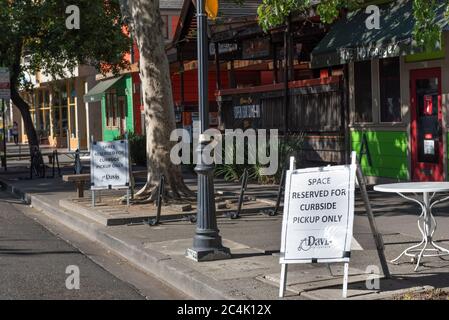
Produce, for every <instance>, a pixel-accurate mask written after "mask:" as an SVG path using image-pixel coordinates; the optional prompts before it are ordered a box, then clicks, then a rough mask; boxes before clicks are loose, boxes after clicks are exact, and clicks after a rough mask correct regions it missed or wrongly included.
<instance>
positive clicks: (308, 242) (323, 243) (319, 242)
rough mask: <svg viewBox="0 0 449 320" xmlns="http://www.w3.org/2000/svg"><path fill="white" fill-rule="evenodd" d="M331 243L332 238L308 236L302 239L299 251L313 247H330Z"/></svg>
mask: <svg viewBox="0 0 449 320" xmlns="http://www.w3.org/2000/svg"><path fill="white" fill-rule="evenodd" d="M331 244H332V240H328V239H326V238H316V237H314V236H308V237H306V238H304V239H302V240H301V242H300V244H299V246H298V251H309V250H310V249H311V248H329V247H330V245H331Z"/></svg>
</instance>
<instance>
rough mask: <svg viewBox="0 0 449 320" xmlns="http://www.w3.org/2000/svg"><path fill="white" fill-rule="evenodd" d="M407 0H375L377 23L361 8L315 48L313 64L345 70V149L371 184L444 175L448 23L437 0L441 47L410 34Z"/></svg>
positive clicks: (447, 123) (448, 103) (448, 90)
mask: <svg viewBox="0 0 449 320" xmlns="http://www.w3.org/2000/svg"><path fill="white" fill-rule="evenodd" d="M412 5H413V1H412V0H398V1H391V2H389V3H387V4H383V5H379V8H380V28H379V29H369V28H367V27H365V21H366V19H367V17H368V16H369V14H367V13H365V10H364V9H361V10H359V11H355V12H352V13H350V14H349V15H348V17H347V19H342V20H341V21H338V22H337V23H335V24H334V25H333V26H332V27H331V29H330V31H329V33H328V34H327V35H326V36H325V37H324V38H323V40H322V41H321V42H320V43H319V45H318V46H317V47H316V48H315V49H314V51H313V52H312V67H313V68H325V67H326V68H331V69H336V68H343V70H344V74H345V75H346V79H347V101H348V103H347V106H346V108H347V111H346V113H347V117H348V119H347V123H348V128H347V131H346V132H347V133H346V135H347V136H348V139H347V148H346V149H347V151H348V152H349V151H355V152H356V153H357V154H358V158H359V160H360V162H361V167H362V170H363V172H364V174H365V176H367V178H368V181H369V182H370V183H379V182H383V181H385V182H392V181H408V180H413V181H442V180H448V179H449V176H448V172H449V168H448V166H449V162H448V150H449V145H448V143H449V135H448V133H449V130H448V129H449V121H448V120H449V50H448V45H447V44H448V43H449V27H448V24H447V21H446V19H445V18H444V10H445V2H444V1H440V2H439V5H438V9H437V14H436V21H435V24H436V25H438V26H439V27H440V29H441V31H442V37H441V43H440V44H439V48H438V49H436V50H434V51H432V52H422V50H420V49H418V48H416V46H415V43H414V40H413V27H414V24H415V22H414V18H413V14H412Z"/></svg>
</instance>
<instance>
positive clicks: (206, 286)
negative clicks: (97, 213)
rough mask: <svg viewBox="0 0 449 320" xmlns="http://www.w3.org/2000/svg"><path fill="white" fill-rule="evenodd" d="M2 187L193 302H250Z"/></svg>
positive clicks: (31, 197) (153, 253) (192, 271)
mask: <svg viewBox="0 0 449 320" xmlns="http://www.w3.org/2000/svg"><path fill="white" fill-rule="evenodd" d="M0 185H1V186H2V187H3V189H5V190H6V191H7V192H9V193H11V194H14V195H16V196H18V197H19V198H20V199H22V200H24V201H25V202H26V203H27V204H30V205H32V207H33V208H35V209H37V210H39V211H42V212H43V213H44V214H45V215H47V216H48V217H50V218H51V219H53V220H55V221H57V222H59V223H61V224H63V225H65V226H66V227H68V228H70V229H72V230H74V231H76V232H77V233H79V234H81V235H83V236H85V237H86V238H88V239H89V240H92V241H95V242H98V243H99V244H100V245H102V246H103V247H105V248H107V249H109V250H110V251H112V252H113V253H115V254H116V255H119V256H121V257H123V258H125V259H126V260H127V261H128V262H130V263H131V264H133V265H134V266H136V267H137V268H139V269H141V270H143V271H145V272H148V273H151V274H152V275H154V276H156V277H158V278H160V279H161V280H163V281H165V282H167V283H168V284H170V285H171V286H173V287H175V288H177V289H178V290H180V291H182V292H184V293H185V294H187V295H189V296H191V297H192V298H194V299H200V300H234V299H249V298H248V297H246V296H244V295H241V294H239V293H238V292H235V290H232V289H230V288H228V287H226V286H224V285H221V284H220V283H217V281H216V280H214V279H212V278H210V277H208V276H205V275H203V274H201V273H199V272H198V271H196V270H195V269H193V268H191V267H189V266H187V265H184V264H182V263H180V262H178V261H176V260H174V259H172V258H171V257H170V256H168V255H165V254H162V253H160V252H157V251H154V250H151V249H148V248H145V249H144V250H143V248H140V246H139V244H140V243H137V242H135V241H134V243H133V241H131V240H130V241H126V240H124V239H119V238H117V237H114V236H113V235H111V234H109V233H108V232H107V231H106V230H105V229H106V227H102V226H98V223H97V222H95V221H94V220H91V219H89V220H90V221H89V220H88V218H85V217H81V216H80V215H79V214H78V213H76V212H68V211H65V210H63V209H61V208H59V207H55V206H54V204H49V203H47V202H46V201H45V200H44V199H43V198H44V197H43V196H36V195H30V194H27V193H24V192H23V191H21V190H20V189H17V188H15V187H13V186H11V185H9V184H8V183H6V182H4V181H2V180H1V179H0Z"/></svg>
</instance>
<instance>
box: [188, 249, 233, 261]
mask: <svg viewBox="0 0 449 320" xmlns="http://www.w3.org/2000/svg"><path fill="white" fill-rule="evenodd" d="M186 258H188V259H192V260H194V261H196V262H201V261H214V260H224V259H230V258H231V250H229V248H226V247H222V248H220V249H197V250H195V249H187V250H186Z"/></svg>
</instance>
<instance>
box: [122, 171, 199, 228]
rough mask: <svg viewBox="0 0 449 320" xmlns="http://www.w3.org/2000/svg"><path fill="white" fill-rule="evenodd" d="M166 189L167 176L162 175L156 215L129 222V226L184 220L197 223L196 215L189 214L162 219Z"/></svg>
mask: <svg viewBox="0 0 449 320" xmlns="http://www.w3.org/2000/svg"><path fill="white" fill-rule="evenodd" d="M164 190H165V176H163V175H162V176H161V179H160V182H159V188H158V192H157V193H158V195H157V211H156V217H155V218H150V219H148V220H144V221H142V222H138V223H128V226H134V225H141V224H146V225H149V226H150V227H153V226H157V225H160V224H162V223H166V222H182V221H186V222H190V223H195V222H196V216H195V215H188V216H185V217H182V218H177V219H167V220H165V219H164V220H163V221H161V210H162V201H163V195H164Z"/></svg>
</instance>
